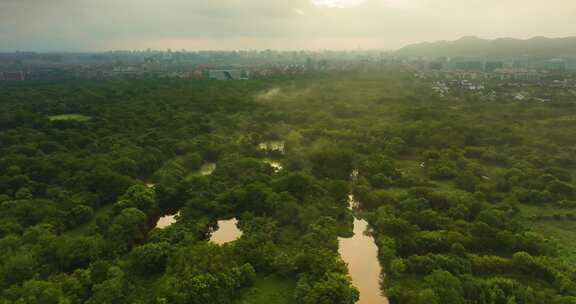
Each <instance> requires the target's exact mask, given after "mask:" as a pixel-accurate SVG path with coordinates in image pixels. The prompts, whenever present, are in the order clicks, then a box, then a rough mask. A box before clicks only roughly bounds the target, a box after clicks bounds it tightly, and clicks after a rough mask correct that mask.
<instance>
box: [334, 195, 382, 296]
mask: <svg viewBox="0 0 576 304" xmlns="http://www.w3.org/2000/svg"><path fill="white" fill-rule="evenodd" d="M349 202H350V208H353V207H355V205H357V202H356V201H354V197H352V196H350V197H349ZM338 241H339V250H338V251H339V252H340V256H341V257H342V260H344V262H346V264H348V271H349V272H350V276H351V277H352V285H354V286H355V287H356V288H358V291H360V300H359V301H358V302H357V303H358V304H387V303H388V299H387V298H386V297H384V296H383V295H382V291H381V289H380V272H381V266H380V262H379V261H378V247H377V246H376V243H375V242H374V238H373V237H372V236H371V235H370V227H369V225H368V222H366V221H365V220H363V219H359V218H354V236H353V237H351V238H339V239H338Z"/></svg>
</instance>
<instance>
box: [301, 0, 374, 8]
mask: <svg viewBox="0 0 576 304" xmlns="http://www.w3.org/2000/svg"><path fill="white" fill-rule="evenodd" d="M364 2H366V0H312V3H313V4H314V5H316V6H319V7H329V8H350V7H355V6H358V5H360V4H362V3H364Z"/></svg>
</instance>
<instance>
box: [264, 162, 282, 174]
mask: <svg viewBox="0 0 576 304" xmlns="http://www.w3.org/2000/svg"><path fill="white" fill-rule="evenodd" d="M264 162H265V163H267V164H269V165H270V167H272V169H273V170H274V172H275V173H278V172H280V171H282V169H284V167H282V164H280V162H277V161H275V160H270V159H265V160H264Z"/></svg>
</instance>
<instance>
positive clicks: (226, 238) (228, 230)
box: [210, 218, 242, 245]
mask: <svg viewBox="0 0 576 304" xmlns="http://www.w3.org/2000/svg"><path fill="white" fill-rule="evenodd" d="M241 236H242V231H241V230H240V229H238V220H237V219H236V218H231V219H228V220H220V221H218V229H216V230H215V231H214V232H212V235H211V236H210V242H212V243H214V244H218V245H223V244H226V243H230V242H232V241H235V240H237V239H238V238H240V237H241Z"/></svg>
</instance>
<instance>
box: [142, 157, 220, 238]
mask: <svg viewBox="0 0 576 304" xmlns="http://www.w3.org/2000/svg"><path fill="white" fill-rule="evenodd" d="M214 170H216V164H215V163H205V164H203V165H202V166H201V167H200V170H199V171H200V175H211V174H212V173H213V172H214ZM146 186H147V187H148V188H155V187H156V184H152V183H147V184H146ZM179 215H180V212H178V213H176V214H172V215H165V216H163V217H161V218H159V219H158V222H156V228H159V229H163V228H166V227H168V226H170V225H172V224H174V223H176V217H177V216H179Z"/></svg>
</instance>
